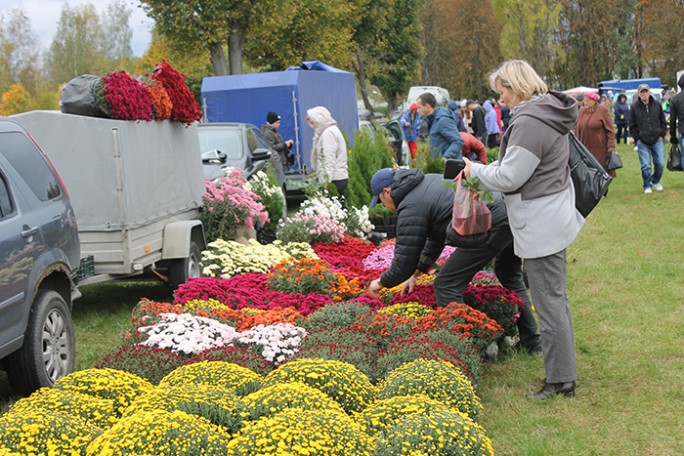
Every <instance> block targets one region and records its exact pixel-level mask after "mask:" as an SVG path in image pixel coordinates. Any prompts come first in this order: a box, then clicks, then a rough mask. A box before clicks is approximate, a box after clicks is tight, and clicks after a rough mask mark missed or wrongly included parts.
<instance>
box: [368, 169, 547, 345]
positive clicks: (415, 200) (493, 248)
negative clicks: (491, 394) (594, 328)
mask: <svg viewBox="0 0 684 456" xmlns="http://www.w3.org/2000/svg"><path fill="white" fill-rule="evenodd" d="M444 182H445V180H444V179H443V177H442V176H441V175H440V174H423V172H422V171H421V170H419V169H408V170H404V169H399V170H397V171H395V170H393V169H391V168H384V169H381V170H380V171H378V172H376V173H375V175H373V178H372V179H371V192H372V193H373V201H372V202H371V207H372V206H374V205H375V204H377V203H378V202H381V203H382V204H383V205H384V206H385V207H387V208H388V209H391V210H393V211H395V212H397V236H396V245H395V249H394V258H393V259H392V264H391V265H390V267H389V269H387V270H386V271H385V272H383V273H382V275H381V276H380V277H379V278H378V279H375V280H373V281H372V282H371V284H370V285H369V287H368V293H369V294H371V295H372V296H377V295H378V292H379V291H380V290H381V289H382V288H391V287H394V286H397V285H399V284H401V283H404V287H403V288H402V293H403V292H405V291H410V290H412V289H413V287H414V286H415V283H416V278H417V277H418V276H419V275H420V274H422V273H427V272H428V271H429V270H430V268H431V267H432V266H433V265H434V263H435V261H436V260H437V258H439V255H440V254H441V253H442V250H443V249H444V245H445V243H446V242H447V234H448V232H449V230H451V212H452V209H453V203H454V192H453V189H451V188H450V187H448V186H446V185H444ZM490 210H491V211H492V226H493V227H492V232H491V235H490V236H489V239H488V240H486V241H483V242H482V244H481V245H477V246H476V247H473V248H468V249H465V248H459V249H457V250H456V251H455V252H454V253H452V254H451V256H450V257H449V259H448V260H447V262H446V264H445V265H444V266H443V267H442V269H441V270H440V272H439V274H438V275H437V278H436V279H435V283H434V287H435V297H436V299H437V305H438V306H442V307H443V306H446V305H448V304H449V303H451V302H463V292H464V291H465V288H466V286H467V285H468V284H469V283H470V281H471V280H472V278H473V276H474V275H475V274H476V273H477V272H478V271H480V270H481V269H482V268H483V267H484V266H486V265H487V263H489V261H491V260H492V259H495V272H496V276H497V278H498V279H499V281H500V282H501V284H502V285H503V286H504V287H506V288H509V289H511V290H513V291H516V292H517V293H518V294H519V295H520V298H521V299H522V300H523V302H524V308H523V309H521V312H520V318H518V322H517V323H518V331H519V333H520V343H521V346H522V347H523V348H524V349H525V350H526V351H528V352H530V353H540V352H541V345H540V343H541V340H540V335H539V330H538V326H537V322H536V320H535V319H534V315H533V314H532V310H531V303H530V298H529V295H528V293H527V289H526V287H525V283H524V281H523V275H522V269H521V261H520V258H518V257H516V256H515V254H514V253H513V235H512V234H511V230H510V228H509V227H508V217H507V215H506V207H505V205H504V203H503V198H502V196H501V194H497V195H496V198H495V201H494V203H492V204H490Z"/></svg>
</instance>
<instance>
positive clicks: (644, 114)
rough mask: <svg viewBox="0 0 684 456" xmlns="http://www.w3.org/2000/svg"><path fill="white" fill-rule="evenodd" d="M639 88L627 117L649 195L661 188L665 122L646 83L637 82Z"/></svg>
mask: <svg viewBox="0 0 684 456" xmlns="http://www.w3.org/2000/svg"><path fill="white" fill-rule="evenodd" d="M638 91H639V97H638V98H637V100H636V101H635V102H634V103H633V104H632V115H631V116H630V117H629V132H630V133H631V135H632V138H634V142H635V144H636V146H637V152H638V154H639V163H641V178H642V179H643V181H644V193H645V194H646V195H649V194H651V193H653V190H654V189H655V191H657V192H661V191H663V185H662V184H661V183H660V178H661V177H663V169H664V168H665V145H664V143H663V139H664V138H665V135H666V134H667V123H666V122H665V114H664V113H663V108H662V106H660V103H658V102H657V101H656V100H655V99H654V98H653V96H652V95H651V88H650V87H649V86H648V84H640V85H639V88H638ZM651 159H653V168H651ZM651 169H652V171H651Z"/></svg>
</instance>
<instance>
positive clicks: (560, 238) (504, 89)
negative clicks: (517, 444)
mask: <svg viewBox="0 0 684 456" xmlns="http://www.w3.org/2000/svg"><path fill="white" fill-rule="evenodd" d="M489 81H490V85H491V86H492V89H494V90H496V91H497V92H499V93H500V95H501V97H500V98H501V103H502V104H505V105H506V106H508V107H509V108H510V109H511V121H510V124H509V126H508V128H507V129H506V132H505V133H504V135H503V138H502V140H501V147H500V149H499V159H498V160H497V161H496V162H494V163H492V164H491V165H488V166H487V165H482V164H478V163H472V162H470V161H469V160H468V159H464V161H465V162H466V167H465V170H464V172H465V176H466V177H471V176H472V177H477V178H479V180H480V185H481V186H482V187H485V188H487V189H489V190H493V191H500V192H502V193H503V194H504V201H505V204H506V209H507V211H508V219H509V222H510V226H511V231H512V232H513V243H514V248H515V253H516V255H518V256H519V257H521V258H523V259H524V261H525V270H526V271H527V276H528V279H529V284H530V292H531V294H532V301H533V303H534V306H535V308H536V310H537V314H538V315H539V322H540V327H541V339H542V340H541V341H542V354H543V356H544V368H545V370H546V379H545V381H544V385H543V387H542V389H541V390H540V391H538V392H536V393H534V394H533V396H532V397H533V398H535V399H539V400H542V399H546V398H548V397H551V396H554V395H556V394H560V395H563V396H566V397H570V396H574V394H575V381H576V379H577V371H576V367H575V342H574V335H573V326H572V315H571V312H570V303H569V301H568V297H567V292H566V248H567V247H568V245H570V244H571V243H572V241H573V240H574V239H575V237H577V234H578V233H579V231H580V229H581V228H582V225H583V224H584V218H583V217H582V216H581V214H580V213H579V212H577V210H576V209H575V193H574V189H573V187H572V180H571V179H570V169H569V167H568V156H569V153H570V151H569V141H568V133H569V132H570V130H571V129H572V128H573V127H574V125H575V120H576V118H577V105H576V102H575V101H574V100H573V99H572V98H570V97H568V96H566V95H563V94H561V93H556V92H550V91H549V90H548V88H547V86H546V84H545V83H544V81H543V80H542V79H541V78H540V77H539V75H537V73H536V72H535V71H534V69H533V68H532V67H531V66H530V65H529V64H528V63H527V62H525V61H522V60H511V61H507V62H504V63H503V64H501V66H500V67H499V68H498V69H497V70H495V71H494V72H493V73H492V74H490V76H489Z"/></svg>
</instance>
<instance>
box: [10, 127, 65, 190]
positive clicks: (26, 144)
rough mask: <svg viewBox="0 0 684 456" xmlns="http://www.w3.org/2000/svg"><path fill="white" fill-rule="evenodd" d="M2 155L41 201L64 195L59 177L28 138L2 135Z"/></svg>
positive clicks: (20, 135) (13, 133)
mask: <svg viewBox="0 0 684 456" xmlns="http://www.w3.org/2000/svg"><path fill="white" fill-rule="evenodd" d="M0 153H2V154H3V155H4V156H5V158H7V160H8V161H9V162H10V164H11V165H12V166H13V167H14V169H16V170H17V172H18V173H19V175H21V177H22V178H23V179H24V180H25V181H26V183H27V184H28V186H29V187H30V188H31V190H32V191H33V193H34V194H35V195H36V196H37V197H38V198H39V199H40V200H41V201H47V200H49V199H52V198H57V197H58V196H59V195H61V194H62V191H61V189H60V186H59V182H58V181H57V176H55V173H53V172H52V169H51V168H50V166H49V165H48V164H47V162H46V161H45V159H44V158H43V155H42V153H41V152H40V150H38V148H37V147H36V146H35V145H34V144H33V142H31V140H30V139H29V138H28V137H26V136H24V135H23V134H21V133H19V132H7V133H0Z"/></svg>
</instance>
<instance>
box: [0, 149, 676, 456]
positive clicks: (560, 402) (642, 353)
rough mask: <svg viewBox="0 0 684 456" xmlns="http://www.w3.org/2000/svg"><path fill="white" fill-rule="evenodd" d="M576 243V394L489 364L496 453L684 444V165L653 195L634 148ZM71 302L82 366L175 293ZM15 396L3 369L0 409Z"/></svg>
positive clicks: (529, 368)
mask: <svg viewBox="0 0 684 456" xmlns="http://www.w3.org/2000/svg"><path fill="white" fill-rule="evenodd" d="M619 151H620V152H621V155H622V158H623V162H624V164H625V167H624V168H623V169H622V170H620V171H619V172H618V173H619V176H618V178H617V179H616V180H615V181H614V182H613V183H612V185H611V189H610V192H609V195H608V197H607V198H606V199H605V200H604V201H603V202H602V203H601V204H600V205H599V206H598V208H597V209H596V210H595V212H594V213H592V214H591V215H590V216H589V219H588V220H587V223H586V225H585V227H584V229H583V230H582V232H581V234H580V236H579V238H578V239H577V240H576V241H575V242H574V243H573V245H572V246H571V247H570V248H569V249H568V290H569V294H570V302H571V306H572V309H573V316H574V323H575V338H576V349H577V361H578V373H579V379H578V387H577V397H576V398H574V399H564V398H556V399H552V400H549V401H547V402H544V403H535V402H532V401H530V400H529V399H527V398H526V395H527V394H528V393H530V392H532V391H533V390H535V389H537V388H538V387H539V386H540V384H541V381H542V379H543V377H544V371H543V367H542V362H541V359H540V358H539V357H531V356H527V355H518V354H514V355H511V356H509V357H507V358H505V359H503V360H500V361H499V362H497V363H496V364H490V365H488V366H487V368H486V370H485V375H484V377H483V379H482V380H481V382H480V385H479V389H478V394H479V395H480V397H481V399H482V402H483V405H484V409H485V416H484V422H483V424H484V426H485V428H486V429H487V431H488V435H489V436H490V437H491V438H492V439H493V441H494V448H495V450H496V454H497V455H506V456H508V455H520V456H542V455H544V456H566V455H567V456H570V455H581V456H585V455H601V456H603V455H616V456H617V455H620V456H622V455H629V456H650V455H658V456H669V455H682V454H684V343H683V342H684V280H682V274H681V272H680V269H681V264H682V256H683V254H684V247H683V245H682V240H683V239H684V229H683V225H684V211H683V210H682V205H683V204H684V173H673V172H669V171H667V170H666V171H665V175H664V178H663V180H662V183H663V186H664V187H665V191H664V192H662V193H653V194H652V195H644V194H643V192H642V189H641V177H640V171H639V163H638V159H637V157H636V153H635V152H634V151H633V149H632V147H630V146H624V145H621V146H620V147H619ZM82 291H83V298H82V299H81V300H79V301H78V302H76V304H75V306H74V321H75V325H76V337H77V368H78V369H84V368H87V367H90V366H92V364H93V363H94V362H95V361H97V360H98V359H100V358H101V357H102V356H103V355H104V354H106V353H107V352H108V351H110V350H111V349H113V348H115V347H116V346H118V344H119V338H120V334H121V330H122V329H123V328H124V327H125V326H126V324H127V323H128V321H129V318H130V311H131V309H132V308H133V306H134V305H135V304H136V302H137V301H138V299H139V298H140V297H147V298H150V299H157V300H166V299H171V292H170V289H168V288H166V287H164V286H162V285H158V284H155V283H127V284H99V285H92V286H89V287H84V289H83V290H82ZM12 400H13V398H12V396H11V395H10V393H9V390H8V388H7V385H6V382H5V381H4V379H2V378H0V403H1V404H3V405H0V412H1V411H2V410H4V407H6V406H7V404H9V403H11V402H12Z"/></svg>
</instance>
